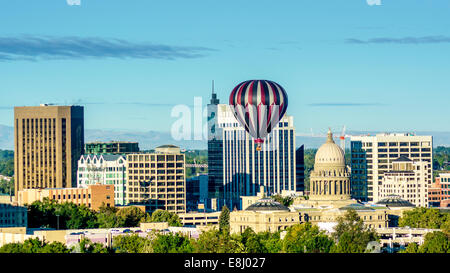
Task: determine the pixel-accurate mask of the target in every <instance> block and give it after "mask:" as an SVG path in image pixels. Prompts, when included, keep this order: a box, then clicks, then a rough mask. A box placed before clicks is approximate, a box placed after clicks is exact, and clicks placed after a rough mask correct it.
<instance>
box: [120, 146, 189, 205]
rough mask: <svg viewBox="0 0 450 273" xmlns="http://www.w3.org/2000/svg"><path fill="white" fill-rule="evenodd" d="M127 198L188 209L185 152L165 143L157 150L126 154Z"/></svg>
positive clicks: (141, 202) (140, 203) (137, 202)
mask: <svg viewBox="0 0 450 273" xmlns="http://www.w3.org/2000/svg"><path fill="white" fill-rule="evenodd" d="M127 162H128V168H127V188H126V195H127V197H126V202H127V204H133V205H145V206H146V207H147V209H148V210H149V211H154V210H156V209H163V210H168V211H171V212H175V213H184V212H186V176H185V156H184V154H182V153H181V152H180V148H179V147H176V146H173V145H163V146H160V147H157V148H156V149H155V153H148V154H144V153H139V154H128V155H127Z"/></svg>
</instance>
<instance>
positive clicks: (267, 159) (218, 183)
mask: <svg viewBox="0 0 450 273" xmlns="http://www.w3.org/2000/svg"><path fill="white" fill-rule="evenodd" d="M208 129H209V130H208V174H209V178H208V182H209V187H208V188H209V196H210V198H217V199H218V205H219V209H220V207H221V206H222V205H224V204H226V205H227V206H228V207H229V208H230V209H234V208H235V207H236V208H241V203H240V196H255V195H256V194H257V193H258V192H259V190H260V186H264V187H265V190H266V195H272V194H278V193H279V194H281V193H282V192H283V191H287V192H296V191H299V190H300V189H298V188H297V185H300V184H301V183H299V181H297V180H296V149H295V148H296V146H295V128H294V118H293V117H292V116H287V115H285V116H284V117H283V118H282V119H281V121H280V122H279V124H278V126H277V127H276V128H274V130H273V131H272V132H271V133H270V134H269V135H268V136H267V138H266V140H265V141H264V143H263V144H262V151H257V150H256V144H255V143H254V139H253V138H252V137H251V136H250V135H249V134H248V133H247V132H246V131H245V129H244V128H243V127H242V126H241V125H240V124H239V123H238V121H237V120H236V118H235V117H234V114H233V112H232V109H231V108H230V106H229V105H227V104H219V101H218V100H217V99H216V96H215V94H214V93H213V98H212V99H211V103H210V104H208Z"/></svg>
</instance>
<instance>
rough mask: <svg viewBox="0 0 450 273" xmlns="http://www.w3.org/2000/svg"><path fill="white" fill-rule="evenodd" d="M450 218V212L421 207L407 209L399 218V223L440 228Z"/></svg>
mask: <svg viewBox="0 0 450 273" xmlns="http://www.w3.org/2000/svg"><path fill="white" fill-rule="evenodd" d="M449 220H450V215H449V214H448V213H442V212H440V211H439V210H438V209H435V208H424V207H419V208H414V209H413V210H410V211H405V212H404V213H403V217H401V218H400V219H399V221H398V225H399V226H401V227H405V226H409V227H412V228H434V229H439V228H441V226H444V224H445V222H447V221H449Z"/></svg>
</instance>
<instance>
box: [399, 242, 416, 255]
mask: <svg viewBox="0 0 450 273" xmlns="http://www.w3.org/2000/svg"><path fill="white" fill-rule="evenodd" d="M399 253H419V246H418V245H417V244H416V243H410V244H408V246H407V247H406V249H405V250H401V251H399Z"/></svg>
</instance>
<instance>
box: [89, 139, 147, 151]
mask: <svg viewBox="0 0 450 273" xmlns="http://www.w3.org/2000/svg"><path fill="white" fill-rule="evenodd" d="M138 152H139V143H137V142H125V141H111V142H90V143H86V144H84V153H85V154H130V153H138Z"/></svg>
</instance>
